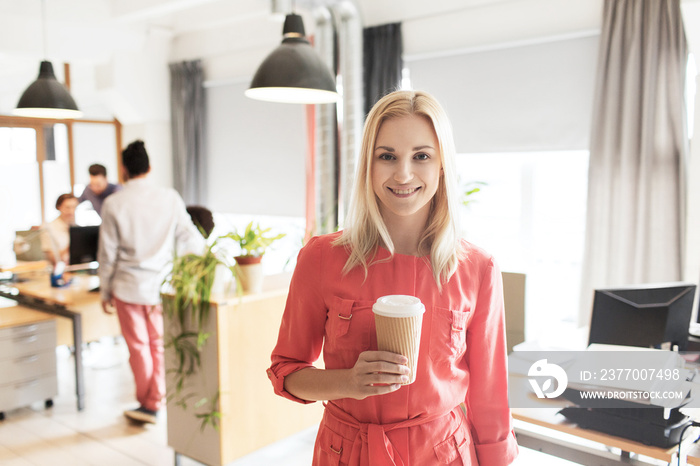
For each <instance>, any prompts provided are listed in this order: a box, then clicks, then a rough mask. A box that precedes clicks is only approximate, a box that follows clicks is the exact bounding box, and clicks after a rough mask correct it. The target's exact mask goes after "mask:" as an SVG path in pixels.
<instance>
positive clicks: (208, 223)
mask: <svg viewBox="0 0 700 466" xmlns="http://www.w3.org/2000/svg"><path fill="white" fill-rule="evenodd" d="M187 213H188V214H190V218H191V219H192V223H194V226H196V227H197V229H198V230H199V232H200V233H201V234H202V236H204V238H205V239H206V238H209V235H211V232H212V230H214V216H213V215H212V213H211V210H209V209H207V208H206V207H202V206H198V205H189V206H187Z"/></svg>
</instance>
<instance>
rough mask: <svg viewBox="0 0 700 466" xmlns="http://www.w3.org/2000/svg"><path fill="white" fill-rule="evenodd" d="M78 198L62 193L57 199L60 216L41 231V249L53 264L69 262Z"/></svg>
mask: <svg viewBox="0 0 700 466" xmlns="http://www.w3.org/2000/svg"><path fill="white" fill-rule="evenodd" d="M76 207H78V199H77V198H76V197H75V196H74V195H73V194H71V193H66V194H61V195H60V196H58V199H57V200H56V209H58V212H59V216H58V217H57V218H56V219H55V220H53V221H52V222H50V223H48V224H47V225H45V226H44V229H43V231H42V232H41V249H42V251H44V255H45V256H46V259H48V260H49V261H50V262H51V264H53V265H56V263H57V262H59V261H60V262H64V263H66V264H67V263H68V259H69V257H70V252H69V246H70V227H71V225H75V208H76Z"/></svg>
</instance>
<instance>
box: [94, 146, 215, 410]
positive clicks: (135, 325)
mask: <svg viewBox="0 0 700 466" xmlns="http://www.w3.org/2000/svg"><path fill="white" fill-rule="evenodd" d="M122 165H123V167H124V169H125V170H126V172H127V173H126V174H127V175H128V181H127V182H126V184H125V185H124V188H123V189H122V190H120V191H119V192H116V193H114V194H112V195H111V196H109V197H108V198H106V199H105V201H104V204H103V205H102V224H101V225H100V233H99V247H98V256H97V261H98V263H99V264H100V266H99V276H100V292H101V294H102V308H103V309H104V312H106V313H108V314H111V313H113V312H114V311H113V309H114V308H116V312H117V316H118V317H119V324H120V326H121V329H122V335H123V336H124V341H125V342H126V345H127V347H128V348H129V364H130V365H131V371H132V372H133V374H134V382H135V384H136V400H137V401H138V402H139V407H138V408H135V409H130V410H127V411H125V412H124V415H125V416H126V417H127V418H129V419H131V420H134V421H137V422H147V423H155V422H156V420H157V414H158V410H159V409H160V407H161V405H162V403H163V397H164V395H165V367H164V359H163V309H162V307H161V303H160V288H161V284H162V283H163V280H164V278H165V276H166V275H167V273H168V271H169V264H170V262H171V260H172V258H173V255H174V251H176V248H177V251H178V252H189V251H202V250H203V248H204V238H203V237H202V235H201V234H200V233H199V232H198V231H197V228H196V227H195V226H194V224H193V223H192V220H191V219H190V216H189V214H188V213H187V211H186V210H185V203H184V202H183V200H182V198H181V197H180V195H179V194H178V193H177V191H175V190H174V189H170V188H163V187H159V186H155V185H152V184H150V183H149V181H148V179H147V176H148V174H149V172H150V171H151V166H150V161H149V158H148V153H147V152H146V148H145V146H144V143H143V141H134V142H132V143H131V144H129V145H128V146H127V148H126V149H124V151H123V152H122Z"/></svg>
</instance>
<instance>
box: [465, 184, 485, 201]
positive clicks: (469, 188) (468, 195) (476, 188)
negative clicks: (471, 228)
mask: <svg viewBox="0 0 700 466" xmlns="http://www.w3.org/2000/svg"><path fill="white" fill-rule="evenodd" d="M487 184H488V183H486V182H484V181H470V182H468V183H465V184H464V185H463V186H462V205H463V206H465V207H468V206H469V204H471V203H472V202H475V199H474V195H475V194H477V193H479V192H480V191H481V188H482V186H486V185H487Z"/></svg>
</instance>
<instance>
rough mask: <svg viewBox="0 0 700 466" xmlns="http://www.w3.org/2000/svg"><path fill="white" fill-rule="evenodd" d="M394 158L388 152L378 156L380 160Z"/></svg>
mask: <svg viewBox="0 0 700 466" xmlns="http://www.w3.org/2000/svg"><path fill="white" fill-rule="evenodd" d="M394 158H395V157H394V156H393V155H391V154H388V153H384V154H382V155H380V156H379V159H380V160H394Z"/></svg>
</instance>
